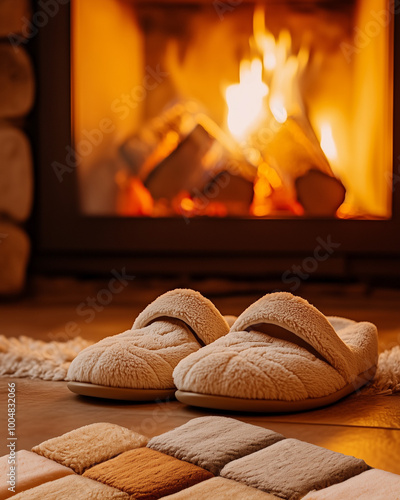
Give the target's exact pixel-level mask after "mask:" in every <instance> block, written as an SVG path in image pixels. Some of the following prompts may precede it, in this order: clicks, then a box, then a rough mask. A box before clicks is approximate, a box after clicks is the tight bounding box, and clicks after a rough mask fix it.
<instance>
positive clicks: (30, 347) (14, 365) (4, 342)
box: [0, 335, 92, 380]
mask: <svg viewBox="0 0 400 500" xmlns="http://www.w3.org/2000/svg"><path fill="white" fill-rule="evenodd" d="M91 344H92V342H88V341H87V340H84V339H82V338H81V337H76V338H74V339H71V340H68V341H67V342H57V341H51V342H44V341H42V340H34V339H32V338H30V337H25V336H21V337H18V338H16V337H9V338H7V337H5V336H4V335H0V375H2V376H8V377H17V378H23V377H28V378H40V379H42V380H65V379H66V377H67V372H68V368H69V365H70V364H71V361H72V360H73V359H74V358H75V356H76V355H77V354H78V353H79V352H80V351H82V349H84V348H85V347H88V346H89V345H91Z"/></svg>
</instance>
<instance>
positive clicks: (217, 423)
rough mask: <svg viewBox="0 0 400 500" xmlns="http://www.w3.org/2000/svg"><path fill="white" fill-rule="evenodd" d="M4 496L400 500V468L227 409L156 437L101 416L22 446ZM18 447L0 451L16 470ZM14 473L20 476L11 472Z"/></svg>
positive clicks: (1, 461)
mask: <svg viewBox="0 0 400 500" xmlns="http://www.w3.org/2000/svg"><path fill="white" fill-rule="evenodd" d="M15 462H16V464H15V467H16V485H15V487H14V490H15V493H14V492H13V491H10V490H9V488H10V484H6V482H5V481H3V482H2V483H0V499H6V498H11V497H12V498H14V499H18V500H19V499H24V500H54V499H57V500H70V499H74V500H97V499H98V500H108V499H110V500H111V499H141V500H145V499H147V500H151V499H158V498H165V499H169V500H178V499H188V500H189V499H190V500H192V499H193V500H209V499H213V500H214V499H216V500H219V499H221V500H273V499H286V500H298V499H302V498H303V499H305V500H341V499H343V500H348V499H352V500H357V499H358V500H371V499H374V500H400V476H399V475H396V474H392V473H389V472H385V471H382V470H378V469H373V468H371V467H369V466H368V464H366V463H365V462H364V461H363V460H361V459H359V458H355V457H352V456H347V455H342V454H340V453H336V452H333V451H330V450H327V449H325V448H321V447H319V446H314V445H311V444H309V443H306V442H303V441H299V440H296V439H286V438H285V437H284V436H283V435H281V434H278V433H276V432H274V431H271V430H268V429H264V428H262V427H258V426H255V425H250V424H247V423H243V422H240V421H238V420H235V419H232V418H226V417H212V416H210V417H201V418H195V419H193V420H190V421H189V422H187V423H186V424H184V425H182V426H180V427H178V428H176V429H174V430H172V431H169V432H166V433H164V434H161V435H159V436H156V437H153V438H152V439H150V440H149V439H148V438H146V437H145V436H142V435H140V434H138V433H136V432H134V431H132V430H130V429H126V428H124V427H120V426H118V425H115V424H108V423H95V424H91V425H88V426H85V427H81V428H79V429H76V430H74V431H71V432H68V433H67V434H64V435H62V436H59V437H55V438H53V439H50V440H48V441H45V442H43V443H41V444H39V445H37V446H35V447H34V448H33V449H32V450H31V451H27V450H21V451H18V452H17V456H16V457H15ZM9 468H10V464H9V456H5V457H2V458H0V474H1V476H2V477H7V476H6V474H7V473H8V471H9ZM11 483H12V482H11Z"/></svg>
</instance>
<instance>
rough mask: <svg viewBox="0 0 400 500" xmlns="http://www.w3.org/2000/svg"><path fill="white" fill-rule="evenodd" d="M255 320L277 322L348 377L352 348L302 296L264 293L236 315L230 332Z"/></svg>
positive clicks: (244, 327) (243, 327)
mask: <svg viewBox="0 0 400 500" xmlns="http://www.w3.org/2000/svg"><path fill="white" fill-rule="evenodd" d="M257 324H271V325H277V326H280V327H281V328H284V329H285V330H288V331H290V332H292V333H293V334H294V335H296V337H299V338H300V339H302V340H304V341H305V342H307V343H308V344H309V345H311V346H312V347H313V348H314V349H315V350H316V351H317V352H318V354H320V355H321V356H322V357H323V358H324V359H325V360H326V361H327V362H328V363H329V364H330V365H331V366H333V367H334V368H335V369H336V370H337V371H338V372H339V373H340V374H341V375H342V377H343V378H344V379H345V380H350V378H351V373H352V371H353V370H352V360H353V353H352V351H351V350H350V349H349V348H348V346H347V345H346V344H345V343H344V342H343V341H342V340H341V339H340V338H339V336H338V335H337V333H336V332H335V330H334V328H333V327H332V325H331V324H330V323H329V321H328V320H327V318H326V317H325V316H324V315H323V314H322V313H321V312H320V311H318V309H316V308H315V307H314V306H312V305H311V304H309V303H308V302H307V301H306V300H304V299H302V298H301V297H296V296H294V295H292V294H291V293H286V292H277V293H270V294H267V295H265V296H264V297H262V298H261V299H259V300H257V301H256V302H254V303H253V304H252V305H251V306H250V307H248V308H247V309H246V310H245V311H244V312H243V313H242V314H241V315H240V316H239V317H238V319H237V320H236V321H235V323H234V324H233V325H232V327H231V332H240V331H245V330H247V329H249V328H251V327H255V325H257ZM254 329H255V330H257V328H254Z"/></svg>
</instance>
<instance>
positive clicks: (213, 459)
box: [147, 417, 284, 475]
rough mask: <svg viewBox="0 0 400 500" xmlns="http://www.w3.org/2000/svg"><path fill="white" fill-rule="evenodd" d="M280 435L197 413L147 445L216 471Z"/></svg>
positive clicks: (268, 443) (276, 439) (253, 426)
mask: <svg viewBox="0 0 400 500" xmlns="http://www.w3.org/2000/svg"><path fill="white" fill-rule="evenodd" d="M281 439H284V437H283V436H282V435H281V434H277V433H276V432H273V431H271V430H268V429H263V428H262V427H258V426H255V425H251V424H246V423H244V422H240V421H239V420H235V419H233V418H226V417H200V418H195V419H193V420H190V421H189V422H187V423H186V424H184V425H181V426H180V427H178V428H176V429H174V430H172V431H169V432H166V433H164V434H161V435H160V436H156V437H153V438H152V439H150V441H149V443H148V445H147V446H148V448H152V449H153V450H157V451H161V452H162V453H166V454H167V455H171V456H173V457H175V458H178V459H179V460H184V461H185V462H190V463H192V464H195V465H198V466H199V467H202V468H203V469H206V470H209V471H210V472H212V473H213V474H214V475H218V474H219V472H220V470H221V469H222V468H223V467H224V465H226V464H227V463H229V462H231V461H232V460H236V459H238V458H241V457H244V456H245V455H249V454H250V453H254V452H255V451H258V450H260V449H262V448H265V447H266V446H270V445H272V444H273V443H276V442H277V441H280V440H281Z"/></svg>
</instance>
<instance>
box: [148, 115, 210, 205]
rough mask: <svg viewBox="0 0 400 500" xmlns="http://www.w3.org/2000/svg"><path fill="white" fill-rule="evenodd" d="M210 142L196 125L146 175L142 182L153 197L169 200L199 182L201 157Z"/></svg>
mask: <svg viewBox="0 0 400 500" xmlns="http://www.w3.org/2000/svg"><path fill="white" fill-rule="evenodd" d="M212 143H213V139H212V137H211V136H210V135H209V134H208V133H207V132H206V131H205V130H204V128H203V127H202V126H201V125H197V126H196V127H195V128H194V129H193V130H192V132H191V133H190V134H189V135H188V136H187V137H186V138H185V139H183V141H182V142H180V143H179V144H178V146H177V147H176V148H175V149H174V150H173V151H172V152H171V154H169V155H168V156H167V157H166V158H165V159H164V160H162V161H161V162H160V163H159V164H158V165H157V166H156V167H155V168H154V169H153V170H152V171H151V172H150V173H149V175H148V176H147V178H146V180H145V182H144V185H145V186H146V188H147V189H148V190H149V191H150V193H151V195H152V196H153V198H154V199H155V200H158V199H160V198H166V199H168V200H172V199H173V198H174V197H175V196H177V195H178V193H179V192H181V191H191V190H193V189H194V188H195V187H197V186H199V185H202V184H203V182H202V180H203V177H204V166H203V164H202V160H203V157H204V156H205V154H206V153H207V151H208V150H209V149H210V148H211V146H212Z"/></svg>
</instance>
